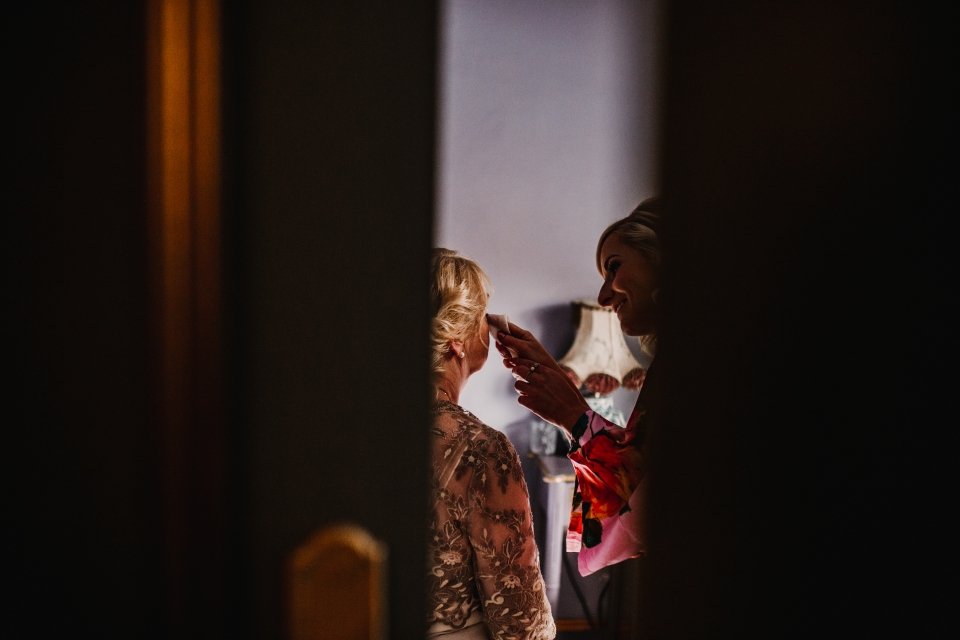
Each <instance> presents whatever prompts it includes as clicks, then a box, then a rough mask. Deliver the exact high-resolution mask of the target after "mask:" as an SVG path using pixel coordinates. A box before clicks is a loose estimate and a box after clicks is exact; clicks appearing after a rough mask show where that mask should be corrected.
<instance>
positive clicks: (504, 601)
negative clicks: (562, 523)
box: [427, 249, 556, 640]
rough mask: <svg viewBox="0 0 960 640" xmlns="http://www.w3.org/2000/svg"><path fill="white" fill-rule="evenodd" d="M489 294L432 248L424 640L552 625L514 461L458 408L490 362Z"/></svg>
mask: <svg viewBox="0 0 960 640" xmlns="http://www.w3.org/2000/svg"><path fill="white" fill-rule="evenodd" d="M489 294H490V283H489V280H488V279H487V276H486V274H484V272H483V270H482V269H480V267H479V266H478V265H477V264H476V263H475V262H473V261H472V260H469V259H467V258H464V257H463V256H460V255H458V254H457V253H456V252H455V251H450V250H448V249H436V250H435V251H434V255H433V260H432V264H431V282H430V298H431V304H432V305H433V327H432V343H433V361H432V362H433V384H434V392H435V403H434V405H433V425H432V427H431V430H430V433H431V444H432V447H433V490H432V507H433V509H432V514H431V521H430V531H429V534H430V535H429V551H430V554H429V563H428V564H429V566H428V573H427V594H428V613H427V625H428V631H427V637H428V638H441V637H442V638H445V639H446V638H451V639H452V638H457V639H465V638H470V639H487V638H498V639H500V638H503V639H504V640H507V639H524V640H526V639H537V640H540V639H543V640H548V639H550V638H553V637H554V636H555V635H556V628H555V626H554V622H553V615H552V613H551V611H550V605H549V603H548V602H547V598H546V591H545V590H544V586H543V579H542V577H541V575H540V563H539V558H538V555H539V554H538V552H537V546H536V543H535V542H534V538H533V523H532V519H531V514H530V500H529V496H528V493H527V485H526V483H525V482H524V480H523V474H522V472H521V470H520V459H519V458H518V456H517V452H516V451H515V450H514V448H513V445H511V444H510V441H509V440H507V438H506V436H504V435H503V434H502V433H500V432H499V431H496V430H494V429H491V428H490V427H488V426H486V425H485V424H483V423H482V422H480V420H478V419H477V417H476V416H474V415H473V414H472V413H470V412H469V411H467V410H466V409H464V408H462V407H461V406H460V405H459V400H460V393H461V391H462V390H463V388H464V387H465V386H466V384H467V381H468V380H469V379H470V376H471V375H472V374H474V373H476V372H477V371H479V370H480V368H481V367H483V365H484V363H485V362H486V361H487V353H488V351H489V347H490V338H489V336H488V331H489V329H488V325H487V319H486V308H487V298H488V297H489Z"/></svg>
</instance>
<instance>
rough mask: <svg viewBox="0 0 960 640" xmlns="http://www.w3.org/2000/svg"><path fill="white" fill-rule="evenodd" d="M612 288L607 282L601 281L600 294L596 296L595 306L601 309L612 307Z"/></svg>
mask: <svg viewBox="0 0 960 640" xmlns="http://www.w3.org/2000/svg"><path fill="white" fill-rule="evenodd" d="M612 301H613V288H612V287H611V286H610V281H609V280H604V281H603V286H601V287H600V293H599V294H598V295H597V304H599V305H600V306H601V307H609V306H612V305H613V302H612Z"/></svg>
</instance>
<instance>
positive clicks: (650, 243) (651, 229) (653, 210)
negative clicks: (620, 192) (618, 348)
mask: <svg viewBox="0 0 960 640" xmlns="http://www.w3.org/2000/svg"><path fill="white" fill-rule="evenodd" d="M659 226H660V198H658V197H653V198H647V199H646V200H644V201H643V202H641V203H640V204H639V205H637V208H636V209H634V210H633V211H632V212H631V213H630V215H628V216H627V217H626V218H621V219H620V220H617V221H616V222H614V223H613V224H611V225H610V226H609V227H607V228H606V230H605V231H604V232H603V233H602V234H601V235H600V240H599V242H597V271H599V272H600V275H601V276H602V275H603V265H602V264H601V262H600V260H601V258H600V254H601V252H602V250H603V243H604V242H606V240H607V238H609V237H610V236H612V235H614V234H616V236H617V238H619V239H620V241H621V242H623V243H624V244H626V245H627V246H628V247H631V248H633V249H634V250H635V251H637V252H638V253H640V255H642V256H643V257H644V258H646V259H647V261H648V262H649V263H650V266H651V267H653V272H654V274H655V275H656V278H657V281H658V282H659V280H660V239H659V238H658V237H657V230H658V228H659ZM640 346H641V347H643V350H644V351H646V352H647V353H648V354H650V355H653V352H654V351H655V350H656V347H657V334H656V332H654V333H652V334H650V335H648V336H641V337H640Z"/></svg>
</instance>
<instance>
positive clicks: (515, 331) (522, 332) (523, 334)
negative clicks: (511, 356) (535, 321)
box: [509, 322, 533, 340]
mask: <svg viewBox="0 0 960 640" xmlns="http://www.w3.org/2000/svg"><path fill="white" fill-rule="evenodd" d="M509 324H510V334H511V335H514V336H516V337H518V338H520V339H521V340H529V339H530V338H532V337H533V334H532V333H530V332H529V331H527V330H526V329H521V328H520V327H518V326H517V325H515V324H513V323H512V322H511V323H509Z"/></svg>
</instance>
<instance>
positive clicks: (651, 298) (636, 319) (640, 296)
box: [497, 198, 660, 575]
mask: <svg viewBox="0 0 960 640" xmlns="http://www.w3.org/2000/svg"><path fill="white" fill-rule="evenodd" d="M659 219H660V218H659V203H658V200H657V199H656V198H651V199H649V200H646V201H644V202H641V203H640V205H639V206H638V207H637V208H636V209H635V210H634V211H633V213H631V214H630V215H629V216H627V217H626V218H623V219H621V220H618V221H617V222H614V223H613V224H611V225H610V226H609V227H607V230H606V231H604V232H603V234H602V235H601V236H600V240H599V242H598V243H597V270H598V271H599V272H600V275H601V276H602V277H603V284H602V285H601V286H600V292H599V294H598V295H597V302H598V303H599V304H600V306H602V307H609V308H611V309H613V310H614V311H615V312H616V314H617V318H618V319H619V320H620V328H621V329H622V330H623V332H624V333H626V334H627V335H630V336H637V337H639V338H640V342H641V344H642V345H643V347H644V349H645V350H647V351H648V353H652V352H653V350H654V349H655V347H656V340H657V330H658V325H659V323H660V314H659V308H658V306H657V292H658V290H659V286H660V241H659V238H658V236H657V229H658V227H659ZM510 334H512V335H507V334H503V333H501V334H498V336H497V340H498V342H499V343H500V344H499V345H498V349H499V350H500V353H501V355H503V357H504V364H505V365H506V366H507V367H508V368H510V369H512V371H513V373H514V375H516V376H517V378H518V380H517V383H516V385H515V388H516V390H517V391H518V392H519V393H520V404H522V405H523V406H525V407H527V408H528V409H530V410H531V411H533V412H534V413H536V414H537V415H539V416H540V417H542V418H543V419H544V420H547V421H549V422H552V423H553V424H555V425H557V426H559V427H560V428H562V429H563V430H564V431H566V432H567V434H568V436H569V438H570V440H571V441H572V443H573V451H572V452H571V453H570V454H569V457H570V460H571V461H573V465H574V469H575V471H576V474H577V490H576V492H575V493H574V505H573V514H572V517H571V519H570V529H569V532H568V536H567V541H568V544H567V548H568V549H576V548H577V547H579V548H580V554H579V557H578V566H579V569H580V573H581V574H582V575H589V574H591V573H593V572H595V571H597V570H598V569H601V568H602V567H606V566H608V565H611V564H615V563H617V562H621V561H623V560H626V559H628V558H636V557H639V556H643V555H645V554H646V551H647V543H646V513H645V504H646V491H647V488H648V485H649V484H650V482H649V480H645V479H644V478H645V476H646V474H647V470H648V468H649V466H650V465H649V458H650V457H651V452H650V448H651V446H652V445H651V444H650V442H651V440H652V439H653V438H652V436H653V435H654V434H655V432H656V430H657V422H658V418H657V416H658V413H659V397H660V391H659V364H658V362H657V359H656V358H655V359H654V361H653V363H652V364H651V365H650V370H649V371H648V372H647V376H646V380H645V381H644V382H643V387H642V389H641V390H640V396H639V397H638V398H637V404H636V407H635V408H634V410H633V412H632V413H631V414H630V418H629V419H628V420H627V424H626V427H620V426H618V425H615V424H613V423H611V422H610V421H609V420H607V419H606V418H604V417H603V416H601V415H599V414H598V413H596V412H594V411H593V410H591V409H590V407H589V406H588V405H587V403H586V401H585V400H584V399H583V395H582V394H581V393H580V392H579V391H578V390H577V385H575V384H573V383H572V382H571V380H570V378H569V377H568V375H567V374H566V373H565V372H564V371H563V370H562V369H561V367H560V365H559V364H557V362H556V361H555V360H554V359H553V357H551V356H550V354H549V353H548V352H547V350H546V349H544V348H543V346H542V345H541V344H540V343H539V342H538V341H537V339H536V338H535V337H534V336H533V334H531V333H530V332H529V331H526V330H524V329H521V328H520V327H517V326H516V325H510ZM508 348H509V349H512V350H513V352H514V354H515V355H511V353H510V352H509V351H507V349H508Z"/></svg>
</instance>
